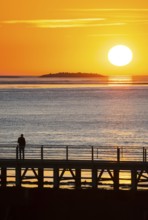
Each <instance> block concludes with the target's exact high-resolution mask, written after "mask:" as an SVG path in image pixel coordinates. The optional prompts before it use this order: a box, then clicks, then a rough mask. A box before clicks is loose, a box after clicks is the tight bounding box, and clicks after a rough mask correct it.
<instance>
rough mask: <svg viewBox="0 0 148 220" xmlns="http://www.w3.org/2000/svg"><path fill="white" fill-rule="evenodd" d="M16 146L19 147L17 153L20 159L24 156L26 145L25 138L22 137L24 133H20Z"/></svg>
mask: <svg viewBox="0 0 148 220" xmlns="http://www.w3.org/2000/svg"><path fill="white" fill-rule="evenodd" d="M17 142H18V145H19V146H18V147H19V154H20V159H23V160H24V158H25V152H24V151H25V146H26V140H25V138H24V135H23V134H21V136H20V137H19V138H18V141H17Z"/></svg>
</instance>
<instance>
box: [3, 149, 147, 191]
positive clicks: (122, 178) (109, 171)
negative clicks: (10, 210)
mask: <svg viewBox="0 0 148 220" xmlns="http://www.w3.org/2000/svg"><path fill="white" fill-rule="evenodd" d="M13 150H14V149H13ZM58 150H59V152H60V154H61V151H62V152H65V153H64V154H61V156H60V157H59V154H58V151H55V152H54V153H53V149H52V150H51V148H49V151H50V154H49V155H50V156H51V158H48V157H47V155H48V151H44V148H43V146H42V147H41V148H39V149H38V151H39V152H40V154H39V156H38V157H35V158H34V157H33V155H32V151H33V150H32V149H31V152H30V154H29V151H28V152H25V153H26V154H25V159H19V150H18V148H16V149H15V151H13V153H12V154H11V156H9V158H7V156H6V155H7V154H4V152H6V151H4V149H3V151H2V154H1V152H0V187H3V188H5V187H12V186H14V187H21V186H25V187H32V186H35V187H39V188H43V187H49V188H61V187H64V188H76V189H80V188H94V189H105V188H109V189H112V190H116V191H117V190H121V189H129V190H137V189H142V190H148V162H147V154H146V150H147V149H146V148H141V149H137V148H136V151H135V149H134V148H133V152H132V154H131V150H130V149H129V151H128V152H127V149H126V150H125V149H123V148H122V152H121V149H120V148H115V147H114V148H111V147H108V148H107V149H106V148H105V149H103V148H101V150H100V148H99V150H100V151H98V148H94V147H91V148H87V149H86V150H85V149H82V148H79V150H81V151H80V152H81V153H82V152H83V155H82V154H80V155H79V154H78V153H77V157H76V155H74V153H73V148H72V149H70V148H68V147H66V148H64V150H63V148H62V149H61V148H59V149H58ZM9 152H10V148H9ZM14 152H15V153H14ZM51 152H52V154H51ZM70 152H71V153H70ZM84 152H85V153H84ZM88 152H89V153H88ZM102 152H103V153H102ZM104 152H105V153H104ZM106 152H109V153H110V154H109V155H107V153H106ZM56 155H57V158H58V159H56ZM100 155H101V156H100ZM129 155H130V156H129ZM108 156H109V157H108ZM71 158H74V159H71ZM76 158H77V159H76Z"/></svg>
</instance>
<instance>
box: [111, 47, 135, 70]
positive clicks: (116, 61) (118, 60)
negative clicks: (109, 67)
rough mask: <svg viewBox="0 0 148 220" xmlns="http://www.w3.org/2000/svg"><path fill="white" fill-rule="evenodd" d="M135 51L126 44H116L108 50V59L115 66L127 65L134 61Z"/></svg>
mask: <svg viewBox="0 0 148 220" xmlns="http://www.w3.org/2000/svg"><path fill="white" fill-rule="evenodd" d="M132 58H133V53H132V51H131V49H130V48H129V47H127V46H125V45H116V46H114V47H112V48H111V49H110V50H109V52H108V60H109V62H110V63H111V64H113V65H115V66H125V65H127V64H129V63H130V62H131V61H132Z"/></svg>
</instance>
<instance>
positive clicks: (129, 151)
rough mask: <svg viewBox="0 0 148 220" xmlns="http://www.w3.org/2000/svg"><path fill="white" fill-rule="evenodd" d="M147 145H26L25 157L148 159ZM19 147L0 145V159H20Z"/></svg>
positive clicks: (91, 159) (142, 160) (50, 158)
mask: <svg viewBox="0 0 148 220" xmlns="http://www.w3.org/2000/svg"><path fill="white" fill-rule="evenodd" d="M147 149H148V148H147V147H135V146H131V147H129V146H120V147H116V146H55V145H54V146H51V145H50V146H49V145H44V146H43V145H42V146H34V145H32V146H31V145H28V146H26V147H25V159H32V160H33V159H34V160H35V159H36V160H90V161H117V162H121V161H137V162H138V161H139V162H146V161H147ZM19 157H20V154H19V148H18V147H16V146H12V145H0V159H19Z"/></svg>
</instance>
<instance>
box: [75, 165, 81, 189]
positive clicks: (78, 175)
mask: <svg viewBox="0 0 148 220" xmlns="http://www.w3.org/2000/svg"><path fill="white" fill-rule="evenodd" d="M75 184H76V185H75V186H76V189H80V188H81V169H76V177H75Z"/></svg>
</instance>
